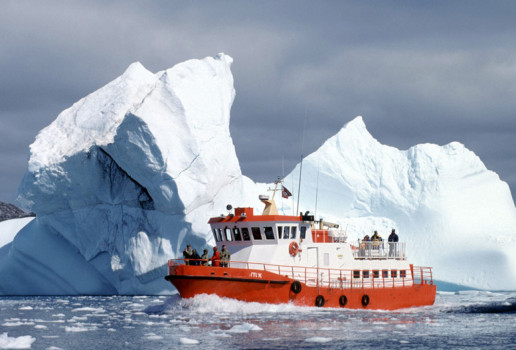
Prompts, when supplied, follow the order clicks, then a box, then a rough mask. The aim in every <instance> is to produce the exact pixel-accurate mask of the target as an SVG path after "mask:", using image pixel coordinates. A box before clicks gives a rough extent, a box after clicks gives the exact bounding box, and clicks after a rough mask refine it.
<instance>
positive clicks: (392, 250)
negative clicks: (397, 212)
mask: <svg viewBox="0 0 516 350" xmlns="http://www.w3.org/2000/svg"><path fill="white" fill-rule="evenodd" d="M387 240H388V241H389V256H396V255H397V249H396V248H397V243H398V235H397V234H396V230H395V229H392V232H391V234H390V235H389V238H388V239H387Z"/></svg>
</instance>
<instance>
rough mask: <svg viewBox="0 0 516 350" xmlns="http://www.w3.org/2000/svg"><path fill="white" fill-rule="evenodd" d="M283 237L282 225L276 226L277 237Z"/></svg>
mask: <svg viewBox="0 0 516 350" xmlns="http://www.w3.org/2000/svg"><path fill="white" fill-rule="evenodd" d="M281 237H283V226H278V239H280V238H281Z"/></svg>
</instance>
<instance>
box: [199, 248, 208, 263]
mask: <svg viewBox="0 0 516 350" xmlns="http://www.w3.org/2000/svg"><path fill="white" fill-rule="evenodd" d="M201 260H202V261H201V265H202V266H208V261H210V255H209V254H208V249H204V251H203V253H202V256H201Z"/></svg>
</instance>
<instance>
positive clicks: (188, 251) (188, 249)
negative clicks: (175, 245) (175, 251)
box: [183, 244, 193, 265]
mask: <svg viewBox="0 0 516 350" xmlns="http://www.w3.org/2000/svg"><path fill="white" fill-rule="evenodd" d="M192 254H193V250H192V247H191V246H190V244H187V245H186V249H185V250H183V257H184V258H185V265H190V260H189V259H191V258H192Z"/></svg>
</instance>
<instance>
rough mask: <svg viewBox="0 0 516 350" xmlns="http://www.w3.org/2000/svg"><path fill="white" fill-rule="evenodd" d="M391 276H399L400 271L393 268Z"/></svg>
mask: <svg viewBox="0 0 516 350" xmlns="http://www.w3.org/2000/svg"><path fill="white" fill-rule="evenodd" d="M391 277H392V278H396V277H398V271H396V270H392V271H391Z"/></svg>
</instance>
